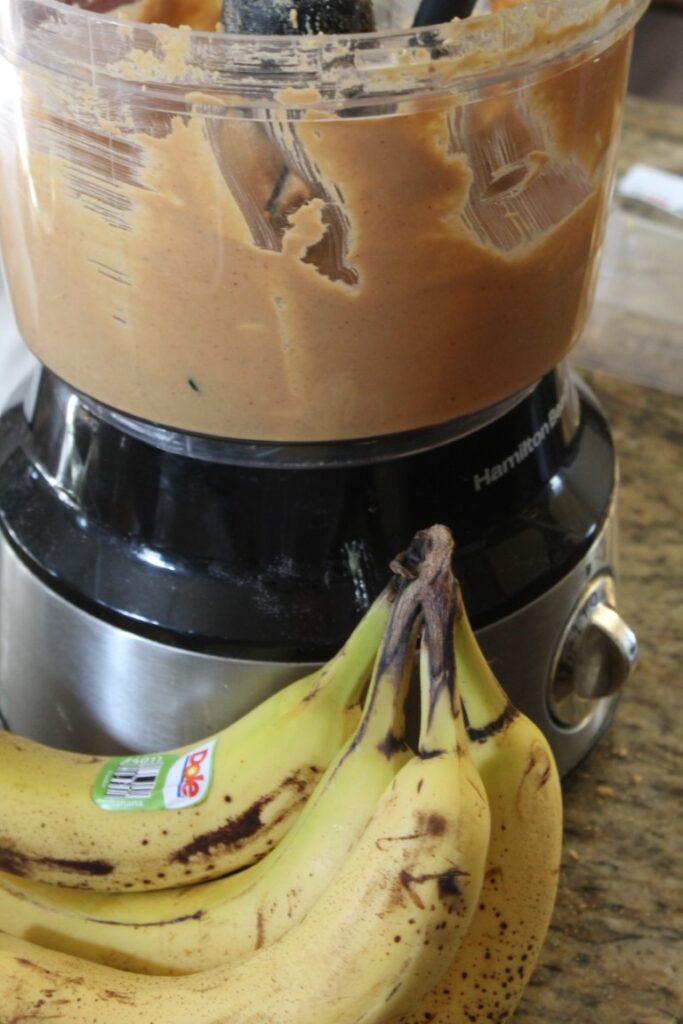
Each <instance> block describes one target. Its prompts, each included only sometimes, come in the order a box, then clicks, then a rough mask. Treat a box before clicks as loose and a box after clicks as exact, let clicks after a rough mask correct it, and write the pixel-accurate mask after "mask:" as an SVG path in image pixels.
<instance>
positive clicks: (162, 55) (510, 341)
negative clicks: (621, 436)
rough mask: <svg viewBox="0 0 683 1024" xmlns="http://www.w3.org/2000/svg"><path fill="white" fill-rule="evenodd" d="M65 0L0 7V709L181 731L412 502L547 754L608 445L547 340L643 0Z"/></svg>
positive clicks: (283, 655) (629, 648) (404, 539)
mask: <svg viewBox="0 0 683 1024" xmlns="http://www.w3.org/2000/svg"><path fill="white" fill-rule="evenodd" d="M92 6H93V5H88V4H85V5H83V6H78V5H74V4H70V5H67V4H65V3H63V2H61V0H8V3H7V4H6V5H5V6H4V8H3V12H2V14H0V186H1V195H2V198H1V199H0V241H1V243H2V253H3V259H4V264H5V272H6V276H7V281H8V287H9V290H10V294H11V298H12V303H13V308H14V312H15V315H16V318H17V323H18V326H19V329H20V331H21V334H22V337H23V339H24V341H25V342H26V344H27V345H28V346H29V347H30V349H31V350H32V351H33V353H34V354H35V355H36V356H37V357H38V360H39V361H40V366H39V368H38V369H37V371H36V372H35V373H34V374H33V375H32V376H31V377H30V379H27V380H26V383H25V386H24V388H23V392H22V394H21V395H20V396H19V397H18V398H15V400H14V401H13V402H12V403H10V406H9V408H7V410H6V411H5V413H4V415H3V417H2V419H1V420H0V714H2V718H3V721H4V724H5V727H6V728H8V729H10V730H13V731H16V732H17V733H21V734H23V735H26V736H29V737H32V738H35V739H38V740H41V741H43V742H45V743H48V744H53V745H55V746H60V747H64V748H69V749H76V750H82V751H84V752H92V753H95V752H111V753H117V752H124V751H129V750H133V751H139V752H142V751H148V750H155V749H161V748H164V747H170V746H175V745H178V744H181V743H186V742H192V741H194V740H195V739H198V738H200V737H202V736H204V735H207V734H208V733H211V732H214V731H216V730H217V729H219V728H221V727H222V726H224V725H225V724H227V723H228V722H229V721H231V720H233V719H235V718H236V717H238V716H239V715H241V714H243V713H244V712H245V711H246V710H248V709H249V708H250V707H252V706H254V705H255V704H256V703H257V702H258V701H259V700H261V699H263V698H264V697H265V696H266V695H267V694H269V693H271V692H273V691H274V690H275V689H276V688H278V687H279V686H282V685H284V684H285V683H286V682H288V681H289V680H291V679H294V678H296V677H297V676H299V675H302V674H303V673H304V672H307V671H309V670H312V668H313V667H314V666H316V665H317V664H320V663H321V662H322V661H324V660H326V659H327V658H328V657H329V656H330V655H331V654H332V653H333V652H334V651H335V650H336V649H337V648H338V647H339V646H340V645H341V644H342V643H343V641H344V639H345V637H346V636H347V635H348V633H349V631H350V629H351V628H352V627H353V625H354V624H355V623H356V622H357V621H358V619H359V618H360V616H361V615H362V613H363V611H364V610H365V609H366V608H367V607H368V605H369V603H370V602H371V600H372V599H373V597H374V596H375V595H376V594H377V593H378V591H379V590H380V589H381V587H382V586H383V585H384V584H385V582H386V580H387V579H388V576H389V568H388V566H389V561H390V560H391V558H392V557H393V556H394V555H396V553H397V552H399V551H401V550H402V549H404V548H405V547H406V546H407V544H408V543H409V541H410V539H411V537H412V535H413V534H414V532H415V531H416V530H418V529H420V528H423V527H425V526H428V525H430V524H432V523H435V522H442V523H445V524H446V525H447V526H448V527H449V528H450V529H451V530H452V532H453V535H454V537H455V541H456V556H455V569H456V573H457V575H458V577H459V579H460V581H461V584H462V587H463V592H464V596H465V600H466V603H467V607H468V610H469V614H470V618H471V620H472V622H473V625H474V627H475V629H476V631H477V635H478V638H479V641H480V643H481V645H482V647H483V649H484V651H485V653H486V655H487V657H488V658H489V660H490V661H491V664H492V665H493V667H494V669H495V671H496V673H497V675H498V676H499V678H500V680H501V682H502V683H503V685H504V686H505V688H506V690H507V691H508V693H509V695H510V697H511V699H512V700H513V701H514V702H515V703H516V704H517V705H518V706H519V707H520V708H521V709H522V710H523V711H525V712H526V713H527V714H529V715H530V716H531V717H532V718H534V720H535V721H536V722H537V723H538V724H539V725H540V726H541V728H542V729H543V730H544V732H545V733H546V735H547V736H548V738H549V740H550V742H551V744H552V746H553V749H554V751H555V754H556V757H557V759H558V764H559V766H560V769H561V770H562V771H564V772H566V771H568V770H570V769H571V768H572V767H573V766H574V765H575V764H576V763H577V762H578V761H579V760H580V759H581V758H582V757H583V756H584V755H585V754H586V752H587V751H588V750H589V749H590V747H591V746H592V745H593V743H594V742H595V741H596V739H597V738H598V736H599V735H600V734H601V733H602V731H603V730H604V729H605V728H606V726H607V725H608V723H609V721H610V719H611V716H612V714H613V712H614V708H615V702H616V700H617V698H618V693H619V690H620V688H621V686H622V685H623V683H624V681H625V680H626V678H627V677H628V674H629V671H630V669H631V666H632V665H633V663H634V660H635V657H636V640H635V637H634V635H633V633H632V631H631V630H630V629H629V628H628V626H627V625H626V624H625V623H624V622H623V620H622V618H621V617H620V615H619V612H618V610H617V599H616V593H615V571H616V552H615V495H616V490H617V469H616V460H615V453H614V447H613V444H612V440H611V437H610V432H609V427H608V424H607V422H606V419H605V416H604V413H603V412H602V410H601V409H600V406H599V404H598V402H597V400H596V398H595V396H594V395H593V394H592V393H591V392H590V390H589V389H588V388H587V386H586V385H585V384H584V383H583V382H582V381H580V380H579V379H578V378H577V377H576V376H575V375H574V374H573V373H572V372H571V371H570V370H569V368H568V366H567V361H566V357H567V354H568V353H569V351H570V350H571V347H572V345H573V344H574V342H575V341H576V340H577V338H578V336H579V334H580V332H581V329H582V327H583V324H584V322H585V318H586V313H587V310H588V309H589V307H590V302H591V298H592V293H593V288H594V284H595V277H596V272H597V266H598V259H599V251H600V245H601V241H602V236H603V231H604V224H605V217H606V212H607V207H608V204H609V198H610V190H611V185H612V180H613V173H614V155H615V147H616V143H617V136H618V128H619V122H620V114H621V107H622V103H623V96H624V92H625V86H626V78H627V72H628V64H629V56H630V46H631V35H632V29H633V26H634V24H635V22H636V20H637V18H638V17H639V15H640V14H641V13H642V10H643V7H644V4H643V3H642V2H640V0H620V2H617V0H579V2H578V3H575V4H572V5H556V4H555V3H552V2H548V0H533V2H532V3H530V4H525V5H519V6H511V7H509V8H507V9H506V8H503V9H498V10H492V11H484V12H478V11H476V10H475V12H474V14H473V15H472V17H469V18H466V19H461V20H457V19H456V20H455V21H452V22H447V23H444V24H440V25H433V26H427V27H423V26H418V25H416V24H414V21H415V20H416V19H415V10H414V7H415V4H413V5H412V6H411V5H410V4H408V3H407V2H406V3H403V2H400V3H385V2H384V0H378V2H377V3H375V4H374V5H373V19H374V22H373V23H374V30H373V31H359V32H356V33H345V34H335V35H329V34H328V35H323V34H321V33H319V32H318V33H314V34H309V35H301V34H293V35H253V34H249V35H243V34H236V33H235V32H230V31H228V32H226V31H221V30H216V31H211V29H213V28H216V29H220V28H221V26H220V24H219V22H220V18H221V9H220V5H214V4H213V3H212V2H211V0H206V2H205V3H201V2H193V3H191V2H189V0H183V2H181V0H176V2H175V3H174V2H173V0H142V2H140V3H134V4H129V5H128V4H127V5H123V6H117V5H116V4H110V3H106V2H105V3H104V4H103V5H101V4H100V5H98V4H95V8H96V9H88V8H89V7H92ZM98 6H99V7H100V9H99V10H98V9H97V7H98ZM110 8H111V9H110ZM293 10H294V8H293ZM102 11H104V13H103V12H102Z"/></svg>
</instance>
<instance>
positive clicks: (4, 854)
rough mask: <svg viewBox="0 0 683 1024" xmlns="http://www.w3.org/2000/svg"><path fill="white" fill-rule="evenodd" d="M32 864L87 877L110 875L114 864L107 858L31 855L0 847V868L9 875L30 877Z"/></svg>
mask: <svg viewBox="0 0 683 1024" xmlns="http://www.w3.org/2000/svg"><path fill="white" fill-rule="evenodd" d="M33 865H40V866H41V867H48V868H54V869H55V870H59V871H64V872H66V873H68V874H75V875H86V876H87V877H93V876H97V877H102V876H105V875H111V874H112V872H113V871H114V865H113V864H111V863H110V862H109V861H107V860H86V859H84V860H67V859H63V858H61V857H33V856H31V854H29V853H23V852H22V851H21V850H17V849H12V848H10V847H7V846H2V847H0V869H1V870H3V871H6V872H7V873H8V874H9V875H16V876H17V877H18V878H30V877H31V874H32V871H31V868H32V866H33Z"/></svg>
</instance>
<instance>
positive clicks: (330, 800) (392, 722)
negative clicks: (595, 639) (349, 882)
mask: <svg viewBox="0 0 683 1024" xmlns="http://www.w3.org/2000/svg"><path fill="white" fill-rule="evenodd" d="M410 642H412V647H413V648H414V646H415V636H412V637H411V636H406V637H404V643H403V644H402V645H401V644H395V645H394V646H393V648H392V649H391V651H390V652H387V651H385V655H384V657H383V658H379V659H378V660H377V662H376V665H375V672H374V674H373V679H372V683H371V685H370V689H369V691H368V695H367V698H366V701H365V708H364V711H363V716H362V718H361V720H360V723H359V725H358V728H357V730H356V732H355V733H354V734H353V735H352V736H351V738H350V739H349V741H348V743H347V744H346V746H345V747H343V748H342V750H341V752H340V753H339V755H338V756H337V758H336V759H335V760H334V761H333V762H332V764H331V765H330V767H329V768H328V769H327V771H326V773H325V774H324V775H323V777H322V778H321V780H320V782H319V783H318V785H317V786H316V788H315V790H314V791H313V793H312V795H311V797H310V798H309V800H308V802H307V804H306V806H305V807H304V809H303V811H302V812H301V814H300V815H299V817H298V818H297V820H296V821H295V823H294V825H293V826H292V828H291V829H290V831H289V832H288V833H287V835H286V836H285V837H284V838H283V839H282V840H281V841H280V842H279V843H278V845H277V846H276V847H275V849H274V850H272V851H271V852H270V853H269V854H267V855H266V856H265V857H264V858H263V859H262V860H260V861H258V862H257V863H256V864H253V865H252V866H251V867H248V868H245V869H244V870H243V871H240V872H238V873H236V874H232V875H227V876H225V877H224V878H219V879H215V880H213V881H210V882H203V883H198V884H197V885H194V886H189V887H187V888H183V889H169V890H163V891H157V892H148V893H113V894H107V893H93V892H80V891H76V890H73V889H63V888H58V887H56V886H50V885H45V884H44V883H40V882H31V881H28V880H26V879H19V878H15V877H14V876H11V875H6V874H2V873H0V922H2V927H3V928H4V929H5V930H6V931H7V932H9V933H11V934H12V935H16V936H18V937H19V938H26V939H28V940H30V941H31V942H35V943H36V944H38V945H41V946H46V947H49V948H50V949H58V950H61V951H62V952H65V953H73V954H75V955H78V956H81V957H83V958H84V959H86V960H92V961H96V962H98V963H103V964H109V965H110V966H112V967H119V968H122V969H124V970H129V971H139V972H140V973H145V974H189V973H192V972H195V971H200V970H206V969H207V968H210V967H213V966H218V965H219V964H228V963H231V962H234V961H236V960H238V959H240V958H241V957H243V956H246V955H247V954H248V953H249V952H251V951H252V950H254V949H258V948H260V947H261V946H266V945H270V944H272V943H273V942H275V941H276V940H277V939H279V938H280V936H281V935H283V934H284V932H285V931H287V930H288V929H289V928H291V927H292V926H293V925H295V924H296V923H297V922H298V921H299V920H300V919H301V918H302V917H303V916H304V914H305V913H306V912H307V910H308V909H309V907H310V906H311V905H312V903H313V902H314V901H315V899H316V898H317V896H318V895H319V894H320V892H321V891H322V890H323V889H324V887H325V885H326V883H327V882H328V881H329V879H330V878H331V877H332V876H333V874H334V873H335V872H336V870H337V869H338V868H339V867H340V866H341V863H342V860H343V859H344V858H345V856H346V855H347V853H348V852H349V850H350V849H351V848H352V846H353V845H354V844H355V843H356V842H357V840H358V838H359V836H360V835H361V833H362V831H363V829H364V828H365V826H366V825H367V824H368V821H369V820H370V818H371V816H372V813H373V811H374V809H375V806H376V804H377V801H378V800H379V799H380V797H381V795H382V793H383V792H384V790H385V789H386V787H387V786H388V785H389V783H390V782H391V780H392V778H393V777H394V776H395V774H396V773H397V772H398V770H399V768H400V767H402V765H403V764H405V763H406V761H407V760H408V759H409V758H410V756H411V755H410V751H409V749H408V747H407V745H406V743H405V741H404V739H403V734H404V724H405V723H404V717H403V703H404V699H405V694H406V689H407V685H408V682H409V676H410V672H411V669H412V663H411V661H410V660H409V659H408V657H407V655H406V651H405V644H406V643H410ZM254 756H255V757H257V756H258V751H254Z"/></svg>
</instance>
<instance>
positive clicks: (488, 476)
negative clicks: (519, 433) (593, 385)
mask: <svg viewBox="0 0 683 1024" xmlns="http://www.w3.org/2000/svg"><path fill="white" fill-rule="evenodd" d="M566 401H567V389H566V388H565V390H564V391H563V392H562V395H561V396H560V399H559V401H558V402H557V404H556V405H554V406H553V407H552V409H551V410H550V412H549V413H548V416H547V417H546V419H545V420H544V421H543V423H542V424H541V426H540V427H539V428H538V430H536V431H535V432H534V433H533V434H529V435H528V436H527V437H525V438H523V439H522V440H521V441H520V442H519V444H518V445H517V447H516V448H515V450H514V451H513V452H512V453H511V454H510V455H508V456H507V457H506V458H504V459H503V461H502V462H497V463H495V465H493V466H487V467H486V468H485V469H484V470H483V472H481V473H475V474H474V477H473V482H474V489H475V491H481V489H482V488H483V487H489V486H490V485H491V484H495V482H496V480H500V479H501V477H504V476H505V474H506V473H509V472H510V470H511V469H514V468H515V466H519V464H520V462H524V460H525V459H526V458H528V457H529V455H531V454H532V452H534V451H535V450H536V449H537V448H538V446H539V445H541V444H543V442H544V441H545V439H546V438H547V437H548V436H549V434H550V432H551V430H553V428H554V427H556V426H557V424H558V423H559V421H560V417H561V416H562V410H563V408H564V405H565V402H566Z"/></svg>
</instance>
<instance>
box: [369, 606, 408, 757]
mask: <svg viewBox="0 0 683 1024" xmlns="http://www.w3.org/2000/svg"><path fill="white" fill-rule="evenodd" d="M418 628H419V607H418V605H417V603H416V601H415V600H414V599H412V598H411V595H410V594H408V595H405V594H401V595H400V596H399V597H398V598H397V600H396V602H395V604H394V608H393V610H392V613H391V615H390V617H389V622H388V625H387V628H386V631H385V634H384V640H383V641H382V646H381V647H380V650H379V653H378V655H377V659H376V661H375V667H374V671H373V675H372V681H371V683H370V689H369V690H368V695H367V698H366V700H365V707H364V709H363V717H362V719H361V722H360V725H359V727H358V729H357V730H356V735H355V737H354V741H353V746H356V745H357V744H358V743H360V742H361V740H363V742H370V743H374V744H375V745H376V746H378V747H380V748H382V749H385V750H386V751H387V753H388V754H391V753H392V751H393V750H395V749H397V747H398V746H400V745H404V744H405V715H404V704H405V699H406V695H407V692H408V686H409V684H410V678H411V676H412V672H413V662H414V654H415V645H416V643H417V631H418Z"/></svg>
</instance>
